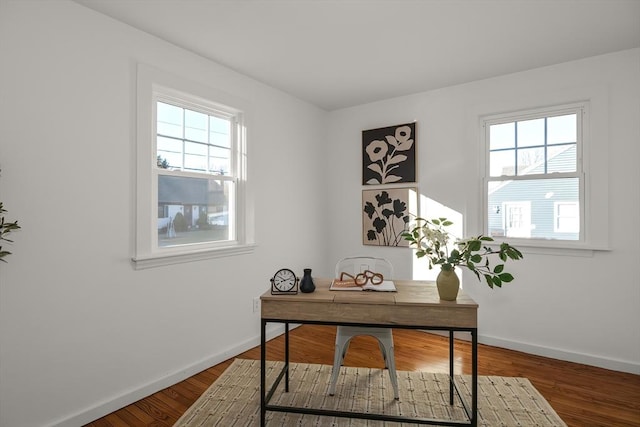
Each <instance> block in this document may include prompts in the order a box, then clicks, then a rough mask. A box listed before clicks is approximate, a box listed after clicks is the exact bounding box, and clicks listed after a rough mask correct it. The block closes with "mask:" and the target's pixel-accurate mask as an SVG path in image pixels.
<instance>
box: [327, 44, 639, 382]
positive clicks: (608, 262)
mask: <svg viewBox="0 0 640 427" xmlns="http://www.w3.org/2000/svg"><path fill="white" fill-rule="evenodd" d="M589 97H593V99H592V101H593V102H592V107H593V108H592V116H594V117H592V129H591V135H592V137H594V139H595V140H594V141H592V143H593V144H594V145H593V148H594V150H596V151H597V152H598V153H599V155H597V156H594V157H593V158H592V159H591V165H590V167H591V170H597V171H598V172H599V173H602V172H603V166H605V169H606V166H608V167H609V172H608V179H609V186H608V189H606V188H605V189H603V190H602V191H598V192H595V194H594V195H593V196H594V200H593V204H594V207H595V209H600V210H601V209H606V210H608V215H609V222H608V224H598V227H608V228H609V233H610V234H609V238H610V239H609V245H610V248H611V250H610V251H594V252H593V253H589V252H587V253H581V254H580V255H578V254H576V253H574V252H568V253H567V252H566V251H555V252H545V251H541V250H537V251H532V250H527V249H526V248H523V250H524V252H525V259H524V260H523V261H520V262H518V263H512V264H511V263H510V264H508V267H509V268H510V269H511V271H512V272H513V273H514V275H515V277H516V280H515V281H514V282H512V283H511V284H508V285H505V286H504V287H503V288H502V289H496V290H491V289H489V288H488V287H487V286H486V285H485V284H483V283H477V281H476V279H475V276H473V275H471V274H470V273H469V272H468V271H465V272H464V277H463V279H464V280H463V285H464V288H465V290H466V291H467V292H468V293H469V294H470V295H471V296H472V297H473V298H474V299H476V301H477V302H478V303H479V306H480V309H479V334H480V339H481V342H485V343H489V344H494V345H498V346H503V347H508V348H513V349H519V350H524V351H528V352H531V353H538V354H542V355H547V356H551V357H556V358H560V359H566V360H572V361H577V362H582V363H588V364H593V365H597V366H603V367H607V368H611V369H617V370H624V371H629V372H635V373H640V329H639V328H638V325H640V273H638V269H637V266H638V262H639V261H640V239H639V238H640V225H639V224H638V212H639V211H640V191H639V190H638V184H639V183H640V172H639V171H640V168H639V167H638V164H639V161H640V144H639V142H640V120H639V118H640V50H639V49H634V50H629V51H624V52H619V53H615V54H610V55H605V56H599V57H594V58H589V59H585V60H581V61H575V62H569V63H564V64H560V65H556V66H552V67H546V68H542V69H536V70H531V71H527V72H523V73H518V74H513V75H508V76H504V77H499V78H493V79H489V80H483V81H477V82H473V83H470V84H465V85H460V86H455V87H449V88H444V89H441V90H436V91H431V92H425V93H419V94H414V95H411V96H406V97H400V98H396V99H391V100H387V101H383V102H377V103H372V104H367V105H362V106H358V107H354V108H349V109H344V110H340V111H334V112H332V113H330V120H331V127H330V133H329V138H328V141H329V150H328V153H329V162H328V163H329V164H331V165H333V168H334V169H335V170H339V171H340V174H339V175H338V174H335V175H333V176H332V177H331V181H330V183H329V187H330V189H331V191H330V193H329V204H330V205H331V206H339V207H340V210H333V211H331V212H333V213H334V214H333V215H332V216H331V219H330V224H329V225H330V227H329V230H330V239H329V240H330V242H331V246H330V247H329V255H328V257H329V259H339V258H340V257H342V256H346V255H349V254H352V253H367V254H370V255H378V256H385V257H387V258H390V259H391V260H392V261H393V263H394V265H395V272H396V276H398V277H399V278H412V277H415V278H420V279H422V278H427V277H428V276H427V274H426V273H425V272H424V264H425V263H426V261H422V262H421V261H417V260H416V259H415V257H414V256H413V253H412V251H410V250H407V249H402V248H377V247H371V246H366V247H363V246H362V244H361V242H362V237H361V226H360V224H361V217H360V216H358V215H347V214H345V213H344V212H357V211H359V210H360V209H361V207H360V206H361V191H362V189H363V186H362V185H361V171H360V165H361V157H360V156H361V154H360V153H361V131H362V130H364V129H372V128H378V127H384V126H391V125H394V124H400V123H406V122H411V121H413V120H416V121H417V150H418V169H419V170H418V176H419V178H418V180H419V183H418V186H419V190H420V193H421V195H422V196H423V198H425V199H429V200H431V201H432V203H434V204H438V203H439V204H441V205H442V206H444V207H446V208H448V209H450V210H451V211H452V212H457V213H458V216H457V217H456V219H457V220H458V221H460V223H461V224H464V225H465V229H466V233H469V234H472V233H479V232H481V230H480V228H481V227H480V225H479V224H480V222H479V221H478V218H479V212H480V186H479V185H478V180H479V176H480V175H479V165H480V164H479V161H478V154H479V150H478V142H479V138H478V132H479V128H478V121H477V119H478V114H488V113H498V112H503V111H509V110H510V109H512V108H516V109H523V108H535V107H542V106H546V105H554V104H557V103H563V102H573V101H580V100H584V99H588V98H589ZM607 154H608V160H607V156H606V155H607ZM603 162H604V165H603V164H602V163H603ZM607 163H608V164H607ZM605 171H606V170H605ZM592 184H594V185H597V184H598V183H592ZM423 207H424V206H423ZM600 212H602V211H600ZM421 214H422V215H423V216H426V217H428V218H431V217H434V216H439V215H440V214H439V213H438V212H437V210H435V209H433V208H432V207H431V206H430V207H428V208H427V209H426V210H425V209H423V210H422V212H421ZM414 264H418V266H417V267H421V268H415V269H414Z"/></svg>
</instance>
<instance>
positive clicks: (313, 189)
mask: <svg viewBox="0 0 640 427" xmlns="http://www.w3.org/2000/svg"><path fill="white" fill-rule="evenodd" d="M221 42H224V41H221ZM0 62H1V64H0V168H1V169H2V176H1V178H0V200H2V201H3V202H4V203H5V207H6V208H7V209H8V210H9V218H10V219H18V220H19V223H20V225H22V227H23V229H22V230H21V231H19V232H17V233H15V235H14V239H15V244H13V245H11V248H10V250H11V251H12V252H13V255H11V256H10V257H8V258H7V259H8V261H9V263H8V264H3V265H1V266H0V426H3V427H5V426H6V427H21V426H46V425H55V424H58V423H61V425H81V424H82V423H84V422H88V421H91V420H92V419H95V418H97V417H99V416H101V415H102V414H104V413H105V412H108V411H110V410H114V409H116V408H117V407H120V406H124V405H125V404H126V403H129V402H131V401H133V400H136V399H137V398H140V397H143V396H144V395H147V394H149V393H150V392H153V391H154V390H156V389H158V388H161V387H163V386H167V385H169V384H171V383H175V382H176V381H177V380H179V379H180V378H182V377H186V376H189V375H190V374H192V373H195V372H194V371H197V370H201V369H205V368H206V367H208V366H210V365H212V364H215V363H217V362H218V361H221V360H224V359H226V358H228V357H230V356H233V355H235V354H236V353H237V352H239V351H240V350H243V349H245V348H249V347H251V346H254V345H257V344H258V343H259V330H260V327H259V317H258V316H259V315H258V313H254V312H253V310H252V306H253V304H252V300H253V298H254V297H255V296H258V295H260V294H261V293H262V292H264V291H266V290H267V289H268V286H269V283H268V278H269V277H271V276H272V275H273V273H274V272H275V270H276V269H277V268H279V267H284V266H288V267H291V268H293V269H294V270H295V271H296V272H299V273H300V275H301V274H302V269H303V268H304V267H310V268H313V270H314V273H317V274H318V275H325V274H327V273H328V272H327V271H326V267H325V265H326V264H327V262H326V259H325V256H326V253H325V248H326V246H327V236H326V233H325V229H326V225H327V224H326V220H325V217H324V214H323V212H322V211H321V210H319V209H316V207H317V206H318V205H321V204H322V205H324V204H325V203H324V202H325V197H326V190H325V188H326V186H325V182H324V174H325V173H326V169H325V167H324V164H322V163H321V162H318V161H317V159H320V158H322V157H324V155H325V154H324V147H323V144H324V141H325V139H326V138H325V133H326V130H325V129H326V120H327V113H326V112H324V111H322V110H320V109H318V108H315V107H313V106H310V105H309V104H306V103H304V102H301V101H299V100H296V99H294V98H292V97H291V96H289V95H287V94H284V93H282V92H280V91H277V90H275V89H272V88H270V87H267V86H265V85H263V84H261V83H258V82H256V81H254V80H251V79H249V78H246V77H244V76H242V75H239V74H237V73H235V72H232V71H231V70H229V69H226V68H224V67H222V66H219V65H217V64H214V63H212V62H211V61H208V60H205V59H203V58H201V57H198V56H196V55H193V54H191V53H189V52H187V51H184V50H182V49H179V48H177V47H175V46H173V45H170V44H168V43H165V42H163V41H161V40H159V39H156V38H153V37H151V36H148V35H146V34H144V33H141V32H139V31H136V30H134V29H132V28H130V27H127V26H125V25H122V24H120V23H118V22H116V21H113V20H111V19H109V18H107V17H105V16H103V15H100V14H97V13H95V12H93V11H91V10H89V9H86V8H85V7H83V6H80V5H78V4H75V3H73V2H69V1H63V0H60V1H58V0H57V1H48V2H41V1H38V2H30V1H10V0H9V1H7V0H0ZM137 62H143V63H146V64H149V65H151V66H154V67H156V68H159V69H162V70H164V71H167V72H170V73H174V74H178V75H181V76H182V77H184V78H186V79H189V80H193V81H195V82H198V83H199V84H204V85H208V86H211V87H212V88H214V89H217V90H221V91H225V92H226V93H230V94H232V95H233V96H235V97H237V98H242V99H244V100H246V101H247V104H249V105H250V109H251V111H250V112H249V115H250V120H251V122H250V128H249V129H248V144H249V168H250V170H249V183H250V185H251V190H252V193H253V206H254V213H255V218H256V219H255V236H256V242H257V248H256V250H255V253H253V254H251V255H243V256H235V257H228V258H222V259H212V260H207V261H199V262H191V263H185V264H179V265H174V266H169V267H162V268H154V269H149V270H141V271H135V270H134V269H133V268H132V265H131V262H130V258H131V256H132V255H133V243H134V241H133V239H134V229H133V224H134V203H133V202H134V199H133V198H134V189H135V180H134V177H135V169H134V157H133V154H134V153H135V137H134V136H135V133H136V131H135V123H136V122H135V115H134V114H135V102H136V100H135V84H136V74H135V69H136V63H137ZM3 246H4V245H3ZM92 408H94V409H93V410H92ZM65 420H66V421H65Z"/></svg>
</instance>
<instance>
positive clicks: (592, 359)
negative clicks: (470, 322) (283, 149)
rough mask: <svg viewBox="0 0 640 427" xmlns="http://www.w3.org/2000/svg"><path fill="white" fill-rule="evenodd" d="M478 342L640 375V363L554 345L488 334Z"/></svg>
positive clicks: (479, 338) (482, 336) (481, 336)
mask: <svg viewBox="0 0 640 427" xmlns="http://www.w3.org/2000/svg"><path fill="white" fill-rule="evenodd" d="M478 342H480V343H482V344H487V345H491V346H494V347H501V348H508V349H510V350H516V351H521V352H523V353H528V354H535V355H537V356H543V357H550V358H552V359H558V360H565V361H567V362H574V363H581V364H583V365H589V366H596V367H598V368H604V369H610V370H612V371H619V372H627V373H630V374H636V375H640V363H634V362H630V361H625V360H618V359H612V358H608V357H603V356H594V355H591V354H584V353H576V352H571V351H566V350H562V349H558V348H552V347H542V346H537V345H532V344H527V343H523V342H518V341H511V340H504V339H501V338H496V337H491V336H486V335H480V336H478Z"/></svg>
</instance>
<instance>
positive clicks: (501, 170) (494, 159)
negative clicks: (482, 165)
mask: <svg viewBox="0 0 640 427" xmlns="http://www.w3.org/2000/svg"><path fill="white" fill-rule="evenodd" d="M515 156H516V152H515V150H505V151H493V152H491V153H490V154H489V157H490V158H489V169H490V175H491V176H502V175H506V176H513V175H515V174H516V157H515Z"/></svg>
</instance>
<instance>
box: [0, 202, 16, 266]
mask: <svg viewBox="0 0 640 427" xmlns="http://www.w3.org/2000/svg"><path fill="white" fill-rule="evenodd" d="M5 212H7V211H6V209H4V207H3V205H2V202H0V242H2V241H5V242H10V243H12V242H13V240H10V239H7V234H9V233H11V232H12V231H14V230H17V229H19V228H20V226H19V225H18V221H14V222H7V221H5V219H4V214H5ZM10 254H11V252H9V251H5V250H3V249H2V246H0V261H3V262H7V261H6V260H5V259H4V257H5V256H7V255H10Z"/></svg>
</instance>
